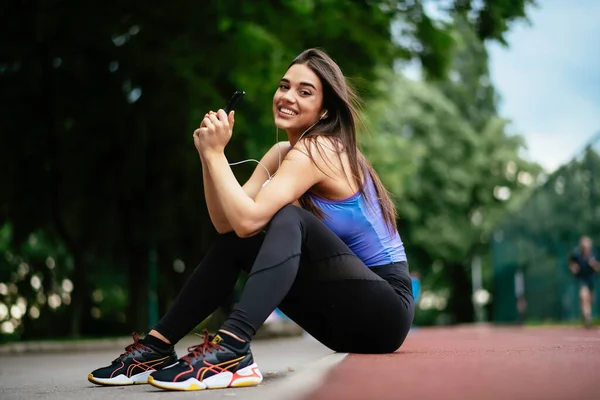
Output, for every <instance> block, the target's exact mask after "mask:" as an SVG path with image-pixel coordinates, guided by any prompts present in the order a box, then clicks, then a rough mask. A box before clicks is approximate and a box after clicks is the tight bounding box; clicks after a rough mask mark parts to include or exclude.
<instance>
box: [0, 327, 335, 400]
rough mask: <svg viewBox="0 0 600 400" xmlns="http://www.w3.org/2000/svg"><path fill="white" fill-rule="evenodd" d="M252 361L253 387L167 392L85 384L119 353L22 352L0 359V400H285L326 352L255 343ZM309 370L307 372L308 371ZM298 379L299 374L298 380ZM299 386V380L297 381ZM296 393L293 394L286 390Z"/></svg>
mask: <svg viewBox="0 0 600 400" xmlns="http://www.w3.org/2000/svg"><path fill="white" fill-rule="evenodd" d="M200 342H201V339H200V338H197V337H188V338H185V339H184V340H183V341H182V342H181V343H180V344H178V345H177V346H176V350H177V354H178V355H179V356H183V355H185V354H187V351H186V348H187V347H188V346H191V345H193V344H197V343H200ZM252 348H253V353H254V357H255V359H256V362H257V363H258V365H259V366H260V369H261V371H262V372H263V375H265V380H264V381H263V384H261V385H260V386H258V387H253V388H238V389H222V390H209V391H204V392H168V391H163V390H160V389H156V388H154V387H153V386H150V385H135V386H127V387H101V386H96V385H93V384H91V383H89V382H88V381H87V375H88V373H89V372H91V371H92V370H93V369H95V368H97V367H100V366H104V365H108V364H110V362H111V360H113V359H114V358H116V357H117V356H118V355H119V354H120V353H122V352H123V348H114V349H110V350H103V351H91V352H90V351H86V352H81V351H79V352H68V353H43V354H36V353H25V354H21V355H10V354H8V355H7V354H2V355H0V399H2V400H13V399H22V400H31V399H57V400H58V399H65V400H68V399H78V400H79V399H106V398H109V399H110V400H117V399H128V400H135V399H153V398H161V399H162V398H169V399H180V398H187V399H192V398H193V399H202V400H204V399H206V400H216V399H231V398H239V399H283V398H285V399H287V398H289V397H288V396H287V395H286V396H285V397H281V396H282V394H281V393H282V391H283V393H287V392H288V391H289V390H290V389H289V387H288V386H287V383H286V384H284V385H282V383H283V382H284V381H286V379H287V380H288V381H291V382H294V381H295V379H290V378H293V377H294V375H296V374H303V373H305V372H306V371H305V370H306V369H307V367H309V366H312V365H313V363H315V362H317V361H319V360H322V359H326V360H327V359H329V358H328V356H330V355H332V351H331V350H329V349H327V348H326V347H324V346H323V345H321V344H320V343H318V342H317V341H316V340H314V339H312V338H310V337H301V338H288V339H272V340H257V341H255V342H254V343H253V345H252ZM308 369H309V370H311V369H312V368H308ZM302 376H304V375H302ZM301 380H303V381H305V380H306V379H305V378H301ZM291 390H293V391H294V392H298V393H300V392H299V391H298V390H296V389H293V388H292V389H291Z"/></svg>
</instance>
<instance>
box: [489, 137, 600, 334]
mask: <svg viewBox="0 0 600 400" xmlns="http://www.w3.org/2000/svg"><path fill="white" fill-rule="evenodd" d="M582 235H587V236H590V237H591V238H592V240H593V242H594V249H595V250H596V252H597V253H598V249H599V248H600V132H599V133H598V134H596V135H595V136H594V137H593V138H592V139H591V140H590V141H589V142H588V144H587V145H586V146H585V148H584V150H582V151H581V152H580V153H579V154H578V155H577V156H576V157H574V158H573V159H572V160H571V161H570V162H569V163H567V164H565V165H563V166H562V167H560V168H559V169H558V170H557V171H555V172H554V173H553V174H552V175H550V176H549V177H548V179H547V180H546V182H545V183H544V184H543V185H542V186H541V187H539V188H538V189H537V190H536V191H535V193H534V194H533V195H532V196H531V198H530V199H529V200H528V201H527V202H526V203H525V205H524V206H523V207H522V208H521V209H520V210H519V211H518V212H516V213H514V214H512V215H511V216H510V217H509V218H508V219H507V220H506V221H505V222H504V223H503V224H502V225H501V226H500V227H499V228H498V229H497V230H496V231H495V232H494V235H493V239H492V249H491V250H492V265H493V271H494V287H493V296H494V303H493V320H494V321H496V322H499V323H512V322H524V321H525V320H527V321H533V322H542V321H576V320H579V319H580V318H581V315H580V308H579V297H578V286H577V284H576V282H575V281H574V279H573V277H572V275H571V273H570V271H569V269H568V260H569V256H570V254H571V253H572V252H573V251H574V250H575V249H576V248H577V246H578V243H579V238H580V237H581V236H582ZM596 278H597V279H596V288H597V289H596V293H595V299H594V315H595V316H597V315H598V311H600V296H599V295H598V292H599V290H598V286H599V284H600V278H598V277H596Z"/></svg>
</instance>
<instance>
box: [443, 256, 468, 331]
mask: <svg viewBox="0 0 600 400" xmlns="http://www.w3.org/2000/svg"><path fill="white" fill-rule="evenodd" d="M446 270H447V271H448V275H449V276H448V280H449V282H450V287H451V288H452V291H451V293H450V299H449V300H448V307H447V311H448V312H449V313H450V314H451V315H452V318H453V321H454V322H455V323H459V324H460V323H468V322H473V321H474V319H475V312H474V310H473V302H472V301H471V291H472V288H471V280H470V279H469V275H468V273H467V268H465V266H464V265H463V264H459V263H453V264H447V265H446Z"/></svg>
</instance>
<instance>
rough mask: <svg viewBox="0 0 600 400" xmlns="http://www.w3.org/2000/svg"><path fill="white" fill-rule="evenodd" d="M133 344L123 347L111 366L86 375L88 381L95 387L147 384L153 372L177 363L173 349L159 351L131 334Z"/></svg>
mask: <svg viewBox="0 0 600 400" xmlns="http://www.w3.org/2000/svg"><path fill="white" fill-rule="evenodd" d="M132 336H133V343H132V344H130V345H129V346H127V347H125V353H123V354H121V355H120V356H119V357H117V358H116V359H115V360H114V361H113V362H112V364H111V365H109V366H108V367H104V368H98V369H97V370H95V371H93V372H92V373H91V374H89V375H88V381H90V382H92V383H95V384H97V385H111V386H115V385H118V386H120V385H136V384H141V383H148V376H150V374H151V373H153V372H154V371H158V370H161V369H163V368H165V367H168V366H171V365H175V364H176V363H177V354H176V353H175V349H172V350H171V351H170V352H164V351H160V350H159V349H156V348H155V347H153V346H150V345H146V344H142V343H140V337H139V335H138V334H137V333H133V334H132Z"/></svg>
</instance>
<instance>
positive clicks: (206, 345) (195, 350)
mask: <svg viewBox="0 0 600 400" xmlns="http://www.w3.org/2000/svg"><path fill="white" fill-rule="evenodd" d="M202 333H203V334H204V341H203V342H202V343H200V344H197V345H195V346H191V347H188V349H187V350H188V355H187V356H185V357H182V358H181V359H182V360H183V361H185V362H186V363H189V362H190V361H192V358H198V357H199V356H200V355H202V356H205V355H206V353H207V352H208V353H212V351H213V350H224V348H223V347H221V346H219V345H218V344H216V343H213V342H212V341H211V340H210V336H209V334H208V330H207V329H204V330H203V331H202Z"/></svg>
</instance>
